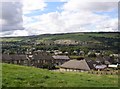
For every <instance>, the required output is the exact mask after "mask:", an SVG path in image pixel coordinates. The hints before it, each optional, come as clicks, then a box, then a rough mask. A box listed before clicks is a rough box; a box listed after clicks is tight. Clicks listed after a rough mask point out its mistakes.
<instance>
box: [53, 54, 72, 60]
mask: <svg viewBox="0 0 120 89" xmlns="http://www.w3.org/2000/svg"><path fill="white" fill-rule="evenodd" d="M52 57H53V58H54V59H63V60H69V59H70V58H69V57H68V56H65V55H55V56H52Z"/></svg>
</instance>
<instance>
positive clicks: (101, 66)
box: [95, 65, 107, 69]
mask: <svg viewBox="0 0 120 89" xmlns="http://www.w3.org/2000/svg"><path fill="white" fill-rule="evenodd" d="M106 67H107V66H106V65H97V66H95V68H96V69H104V68H106Z"/></svg>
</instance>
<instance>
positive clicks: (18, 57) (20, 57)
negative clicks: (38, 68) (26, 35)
mask: <svg viewBox="0 0 120 89" xmlns="http://www.w3.org/2000/svg"><path fill="white" fill-rule="evenodd" d="M26 59H27V57H26V55H18V54H10V55H9V54H2V60H26Z"/></svg>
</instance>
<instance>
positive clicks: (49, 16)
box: [0, 0, 118, 37]
mask: <svg viewBox="0 0 120 89" xmlns="http://www.w3.org/2000/svg"><path fill="white" fill-rule="evenodd" d="M0 6H1V7H0V9H1V10H0V13H1V14H0V29H1V32H0V36H1V37H10V36H29V35H39V34H55V33H71V32H116V31H118V1H117V0H114V1H113V0H106V1H105V0H103V1H102V0H101V1H98V0H93V1H92V0H91V1H90V0H85V1H83V0H4V2H0Z"/></svg>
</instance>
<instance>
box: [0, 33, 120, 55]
mask: <svg viewBox="0 0 120 89" xmlns="http://www.w3.org/2000/svg"><path fill="white" fill-rule="evenodd" d="M119 40H120V36H119V33H118V32H116V33H115V32H93V33H92V32H91V33H90V32H88V33H87V32H86V33H63V34H43V35H36V36H26V37H3V38H2V39H1V40H0V43H2V44H1V45H2V49H3V50H2V53H7V52H9V53H16V52H19V53H25V52H26V51H27V49H32V48H35V49H36V50H45V51H46V50H47V51H48V50H49V51H51V50H60V51H63V52H65V51H68V52H69V53H70V54H72V51H74V50H83V51H84V52H85V53H88V51H90V50H98V51H100V50H103V51H106V52H108V53H118V50H120V49H119V47H118V46H119V45H120V42H119Z"/></svg>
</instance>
